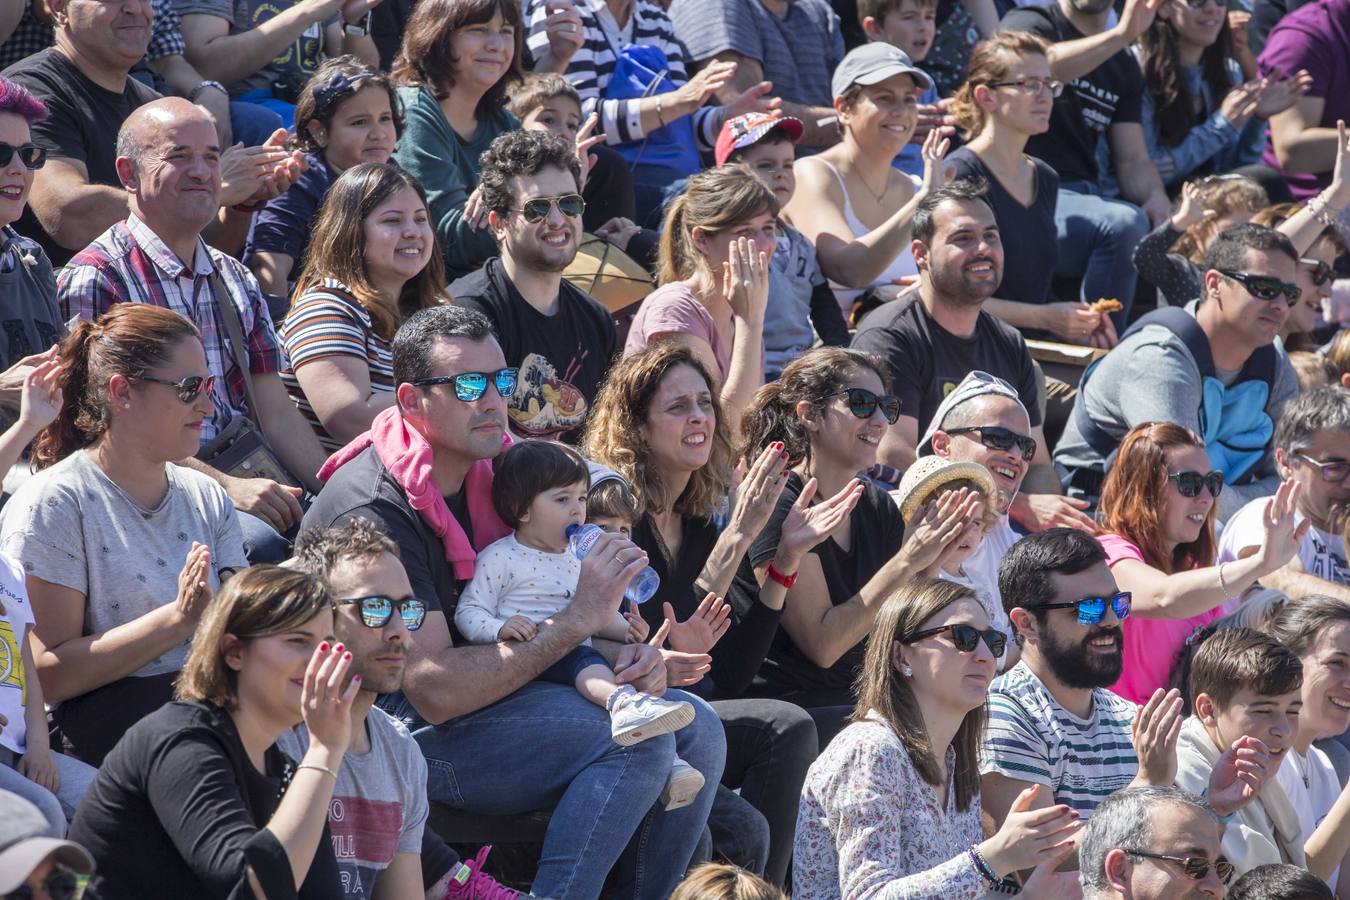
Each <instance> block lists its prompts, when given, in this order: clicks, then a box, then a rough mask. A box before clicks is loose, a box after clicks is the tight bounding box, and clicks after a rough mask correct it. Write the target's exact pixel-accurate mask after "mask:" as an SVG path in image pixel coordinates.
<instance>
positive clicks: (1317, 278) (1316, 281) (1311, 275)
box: [1299, 258, 1336, 287]
mask: <svg viewBox="0 0 1350 900" xmlns="http://www.w3.org/2000/svg"><path fill="white" fill-rule="evenodd" d="M1299 263H1300V264H1302V265H1304V266H1307V267H1308V268H1309V269H1310V270H1311V271H1309V272H1308V280H1309V281H1311V282H1312V283H1313V287H1322V286H1323V285H1324V284H1326V283H1327V282H1328V281H1330V280H1331V279H1333V278H1335V277H1336V270H1335V269H1333V268H1332V267H1331V263H1328V262H1323V261H1322V260H1320V259H1307V258H1300V259H1299Z"/></svg>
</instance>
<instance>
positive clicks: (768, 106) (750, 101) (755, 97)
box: [722, 81, 783, 119]
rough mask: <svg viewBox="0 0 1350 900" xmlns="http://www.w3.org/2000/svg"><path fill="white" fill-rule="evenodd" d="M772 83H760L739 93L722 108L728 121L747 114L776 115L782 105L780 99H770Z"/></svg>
mask: <svg viewBox="0 0 1350 900" xmlns="http://www.w3.org/2000/svg"><path fill="white" fill-rule="evenodd" d="M772 90H773V82H772V81H761V82H760V83H759V84H752V85H751V86H750V87H748V88H746V89H745V90H743V91H741V92H740V94H738V95H737V96H736V98H735V99H734V100H732V101H731V102H730V103H728V104H727V105H726V106H724V107H722V110H723V112H725V113H726V117H727V118H728V119H734V118H736V117H737V116H744V115H746V114H748V113H776V112H777V111H778V109H779V108H780V107H781V106H782V105H783V99H782V98H781V97H770V96H769V93H770V92H771V91H772Z"/></svg>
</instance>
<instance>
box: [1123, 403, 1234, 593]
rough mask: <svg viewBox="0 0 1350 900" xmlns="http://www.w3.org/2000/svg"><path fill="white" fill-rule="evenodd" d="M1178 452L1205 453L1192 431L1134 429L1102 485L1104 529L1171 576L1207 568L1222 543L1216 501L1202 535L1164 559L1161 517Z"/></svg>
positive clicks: (1159, 425)
mask: <svg viewBox="0 0 1350 900" xmlns="http://www.w3.org/2000/svg"><path fill="white" fill-rule="evenodd" d="M1178 447H1198V448H1200V449H1201V450H1203V449H1205V442H1204V441H1203V440H1202V439H1201V438H1200V436H1199V435H1198V434H1196V433H1195V432H1194V431H1191V430H1190V429H1189V428H1184V427H1182V426H1181V425H1177V424H1175V423H1172V422H1145V423H1144V424H1142V425H1136V426H1135V427H1134V428H1132V429H1130V432H1129V433H1128V434H1126V435H1125V440H1123V441H1121V444H1120V451H1119V452H1118V454H1117V456H1116V462H1115V465H1113V466H1112V467H1111V473H1110V474H1109V475H1107V476H1106V482H1105V483H1104V484H1103V485H1102V497H1101V503H1100V505H1099V515H1100V517H1101V530H1102V532H1103V533H1113V534H1118V535H1120V536H1121V537H1123V538H1125V539H1126V540H1128V541H1130V542H1131V543H1132V544H1134V545H1135V546H1137V547H1138V548H1139V551H1140V552H1141V553H1142V554H1143V556H1144V561H1145V562H1147V563H1148V564H1149V565H1151V566H1153V567H1154V568H1157V569H1161V570H1162V571H1164V572H1166V573H1168V574H1171V573H1173V572H1185V571H1188V570H1190V569H1196V568H1200V567H1201V566H1208V565H1210V564H1211V563H1212V562H1213V560H1214V554H1215V552H1216V551H1217V549H1218V544H1217V542H1216V541H1215V539H1214V517H1215V516H1216V515H1217V514H1218V512H1219V504H1218V503H1217V502H1215V503H1213V504H1211V505H1210V508H1209V512H1208V513H1206V515H1205V525H1204V527H1203V528H1202V529H1201V530H1200V536H1199V537H1197V538H1196V539H1195V540H1193V541H1191V542H1190V543H1188V544H1179V545H1178V546H1177V548H1176V549H1175V550H1174V551H1173V552H1172V555H1171V557H1170V558H1169V557H1167V556H1165V555H1164V554H1163V549H1162V537H1163V535H1162V516H1163V509H1164V507H1165V506H1166V502H1167V501H1166V496H1167V480H1168V479H1167V456H1166V454H1167V451H1168V450H1171V449H1173V448H1178Z"/></svg>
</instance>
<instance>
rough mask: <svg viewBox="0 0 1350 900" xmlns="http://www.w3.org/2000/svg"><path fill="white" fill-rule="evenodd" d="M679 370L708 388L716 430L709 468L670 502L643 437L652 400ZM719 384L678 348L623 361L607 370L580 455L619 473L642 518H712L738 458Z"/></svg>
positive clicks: (659, 348)
mask: <svg viewBox="0 0 1350 900" xmlns="http://www.w3.org/2000/svg"><path fill="white" fill-rule="evenodd" d="M677 366H688V367H689V368H691V369H693V370H694V371H695V372H697V373H698V374H699V376H700V377H701V378H702V379H703V381H704V383H706V384H707V385H708V391H709V394H710V395H711V400H712V409H713V413H712V414H713V418H714V419H715V424H714V426H713V434H712V453H711V455H710V456H709V459H708V462H707V463H706V464H705V465H704V466H703V467H702V468H701V469H699V470H698V471H697V472H694V473H693V475H692V476H690V478H689V484H688V485H686V486H685V489H684V491H683V493H681V494H680V496H678V497H667V496H666V495H665V487H664V484H663V482H662V479H661V473H660V471H659V469H658V467H657V466H656V465H654V463H653V460H652V458H651V448H650V447H649V446H647V441H646V439H645V438H643V436H642V426H643V425H645V424H646V423H647V418H648V417H649V416H650V414H651V410H652V400H653V398H655V396H656V392H657V391H658V390H660V388H661V383H662V382H663V381H665V379H666V376H667V375H668V374H669V373H670V372H671V370H672V369H675V368H676V367H677ZM714 384H715V382H714V381H713V379H712V376H711V375H709V374H708V370H707V369H706V368H704V366H703V363H701V362H699V360H698V357H696V356H695V355H694V354H693V352H692V351H691V350H689V349H688V348H687V347H684V346H681V345H679V344H674V343H660V344H655V345H653V346H650V347H648V348H646V349H645V350H642V351H641V352H639V353H635V354H633V355H632V356H626V357H624V358H623V359H621V360H620V361H619V362H618V363H617V364H615V365H614V367H613V368H611V369H610V370H609V375H608V377H607V378H606V379H605V383H604V384H603V385H602V386H601V388H600V392H599V394H597V395H596V398H595V403H594V405H593V406H592V407H591V415H590V418H589V419H588V420H587V422H586V434H585V438H584V439H583V440H582V452H583V453H585V455H586V456H587V458H589V459H592V460H594V461H595V462H598V463H601V464H603V465H606V466H609V467H610V468H611V469H613V470H614V471H616V472H618V473H619V474H620V475H622V476H623V477H624V478H625V479H627V480H628V484H629V485H630V486H631V487H632V489H633V494H634V496H635V497H636V498H637V502H638V509H639V510H640V511H641V512H642V513H644V514H645V513H654V512H665V511H667V510H673V511H674V512H676V513H679V514H680V515H682V516H692V517H695V518H704V519H707V518H711V517H712V515H713V514H714V513H715V512H716V511H717V510H718V509H719V508H720V506H721V504H722V502H723V501H724V500H725V499H726V496H727V492H728V491H729V490H730V488H731V472H732V466H733V465H734V462H733V459H734V455H733V452H732V448H731V437H730V432H729V430H728V429H727V426H726V422H725V420H724V418H723V416H722V404H721V401H719V400H718V397H717V390H716V389H715V388H714V387H713V385H714Z"/></svg>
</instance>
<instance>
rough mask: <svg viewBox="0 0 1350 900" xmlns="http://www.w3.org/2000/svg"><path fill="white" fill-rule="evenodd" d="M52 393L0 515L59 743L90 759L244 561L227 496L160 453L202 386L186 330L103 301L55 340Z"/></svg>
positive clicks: (196, 406) (145, 701)
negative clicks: (57, 388)
mask: <svg viewBox="0 0 1350 900" xmlns="http://www.w3.org/2000/svg"><path fill="white" fill-rule="evenodd" d="M60 359H61V366H62V378H61V381H60V385H61V389H62V394H63V398H64V403H63V405H62V407H61V411H60V413H59V414H58V416H57V417H56V419H55V421H53V422H52V423H51V424H50V425H48V426H47V427H46V429H44V430H43V431H42V433H41V434H40V435H39V436H38V439H37V442H36V443H35V445H34V450H33V459H34V462H35V464H36V465H37V467H38V469H39V470H40V471H39V472H38V473H37V474H36V475H34V476H33V477H32V478H31V479H30V480H29V481H28V482H27V483H25V484H24V485H23V487H21V488H20V489H19V490H18V491H17V492H16V493H15V494H14V496H13V498H11V499H10V501H9V502H8V503H7V504H6V505H5V507H4V510H3V512H2V513H0V551H3V552H4V553H5V554H7V555H9V556H10V557H12V558H14V559H17V560H20V561H21V562H22V563H23V566H24V571H25V573H26V576H27V577H26V586H27V588H28V595H29V599H30V601H31V603H32V609H33V616H34V619H35V622H34V626H33V635H34V639H35V643H34V654H33V656H34V662H35V664H36V668H37V673H38V674H39V675H40V677H41V679H42V684H43V687H44V688H45V694H46V696H45V699H46V701H47V703H48V704H50V705H52V706H53V707H54V711H53V719H54V721H55V723H56V726H57V728H58V729H59V731H60V733H61V735H62V737H63V739H64V745H65V748H66V750H67V751H68V752H69V753H71V755H74V756H76V757H78V758H79V759H82V760H84V761H85V762H88V763H90V764H93V765H98V763H99V762H100V761H101V760H102V759H103V756H104V755H105V754H106V753H107V752H108V750H109V749H110V748H111V747H112V745H113V744H115V743H116V742H117V740H118V738H120V737H121V736H122V734H123V732H125V731H126V729H127V728H128V727H130V726H131V725H132V724H133V723H135V722H136V721H138V720H140V719H141V718H142V717H143V716H145V715H146V714H147V713H149V712H151V711H152V710H154V709H157V708H158V707H159V706H161V705H162V704H163V703H165V702H166V701H167V700H168V699H169V698H170V696H171V693H172V691H171V688H172V682H173V678H174V676H175V675H176V674H177V672H178V670H179V669H180V668H181V667H182V664H183V660H184V658H185V656H186V654H187V644H188V640H189V638H191V636H192V633H193V629H194V627H195V626H196V623H197V620H198V619H199V618H200V617H201V614H202V612H203V610H204V609H205V608H206V606H207V605H208V603H209V602H210V599H211V596H212V595H213V593H214V592H215V591H216V590H218V589H219V587H220V585H221V583H222V581H223V580H224V579H226V578H228V577H229V575H230V574H231V573H233V572H234V571H235V570H240V569H243V568H245V567H246V566H247V565H248V562H247V560H246V559H245V557H244V546H243V539H242V537H241V536H240V531H239V521H238V518H237V517H236V514H235V510H234V505H233V504H232V503H231V502H230V498H229V497H228V496H227V495H226V494H225V492H224V490H223V489H222V488H221V487H220V486H219V485H218V484H216V482H215V481H213V480H211V479H210V478H207V477H206V476H204V475H202V474H200V473H198V472H195V471H193V470H191V469H187V468H184V467H182V466H178V465H175V464H174V462H173V461H174V460H181V459H186V458H188V457H190V456H192V455H193V454H194V453H195V452H196V450H197V444H198V443H199V441H200V438H201V424H202V421H203V420H205V419H206V418H208V417H209V416H210V415H211V410H212V404H211V385H212V380H213V379H212V376H210V375H209V374H207V373H208V369H207V364H206V354H205V351H204V350H203V349H202V342H201V339H200V337H199V336H198V332H197V328H196V326H194V325H193V324H192V323H191V322H189V321H187V320H186V319H184V318H183V317H182V316H180V315H178V314H177V313H174V312H171V311H169V310H167V309H163V308H161V307H157V306H152V305H149V304H139V303H136V304H132V303H126V304H118V305H117V306H115V307H113V309H112V310H110V311H109V312H108V313H106V314H105V315H103V316H101V317H100V318H99V319H98V320H97V321H95V322H89V321H80V322H78V323H77V324H76V325H75V327H74V329H73V331H72V332H71V333H70V334H69V335H68V336H67V337H66V338H65V340H64V341H62V343H61V351H60Z"/></svg>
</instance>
